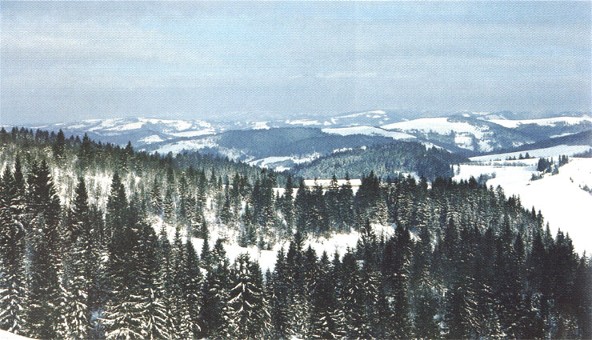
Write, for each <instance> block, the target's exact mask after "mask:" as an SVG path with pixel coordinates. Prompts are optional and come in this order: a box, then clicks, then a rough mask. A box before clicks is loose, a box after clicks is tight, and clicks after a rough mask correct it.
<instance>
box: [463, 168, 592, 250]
mask: <svg viewBox="0 0 592 340" xmlns="http://www.w3.org/2000/svg"><path fill="white" fill-rule="evenodd" d="M537 161H538V160H537V159H528V160H517V161H490V162H488V163H485V164H484V163H469V164H461V165H460V166H459V169H456V171H457V175H456V176H455V177H454V179H455V180H460V179H468V178H470V177H471V176H473V177H475V178H477V177H479V175H481V174H487V175H494V176H495V178H492V179H489V180H488V181H487V185H488V186H493V187H497V186H498V185H499V186H501V187H502V188H503V190H504V192H505V193H506V195H507V196H510V195H516V196H519V197H520V201H521V202H522V205H523V206H524V207H525V208H528V209H530V208H531V207H533V206H534V208H535V209H536V210H537V211H538V210H541V212H542V214H543V216H544V218H545V221H547V222H549V225H550V227H551V231H552V232H553V234H556V233H557V230H558V229H561V230H562V231H563V232H566V233H569V235H570V237H571V239H572V240H573V244H574V248H575V250H576V251H577V252H578V253H582V252H584V251H586V252H587V253H590V252H592V242H591V241H592V219H591V217H592V211H591V208H592V194H591V193H589V192H587V191H584V190H583V189H582V188H583V187H585V186H588V187H589V188H592V159H591V158H571V159H570V162H569V163H568V164H566V165H564V166H562V167H560V168H559V174H557V175H551V174H546V175H544V176H543V178H542V179H539V180H535V181H531V176H532V174H538V172H537V171H536V163H537Z"/></svg>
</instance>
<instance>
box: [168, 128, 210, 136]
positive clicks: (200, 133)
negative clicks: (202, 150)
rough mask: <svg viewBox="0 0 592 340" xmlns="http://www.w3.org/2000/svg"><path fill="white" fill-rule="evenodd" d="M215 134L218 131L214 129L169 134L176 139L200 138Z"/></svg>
mask: <svg viewBox="0 0 592 340" xmlns="http://www.w3.org/2000/svg"><path fill="white" fill-rule="evenodd" d="M215 133H216V130H215V129H214V128H207V129H202V130H190V131H182V132H172V133H169V134H170V135H171V136H175V137H199V136H206V135H213V134H215Z"/></svg>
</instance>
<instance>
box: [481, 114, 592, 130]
mask: <svg viewBox="0 0 592 340" xmlns="http://www.w3.org/2000/svg"><path fill="white" fill-rule="evenodd" d="M490 122H492V123H495V124H498V125H501V126H503V127H507V128H517V127H518V126H520V125H530V124H534V125H539V126H556V125H560V124H565V125H577V124H581V123H584V122H591V123H592V117H590V116H588V115H585V116H581V117H554V118H541V119H522V120H510V119H492V120H490Z"/></svg>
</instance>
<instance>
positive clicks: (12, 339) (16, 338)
mask: <svg viewBox="0 0 592 340" xmlns="http://www.w3.org/2000/svg"><path fill="white" fill-rule="evenodd" d="M0 339H2V340H27V339H32V338H27V337H24V336H22V335H17V334H14V333H10V332H7V331H5V330H2V329H0Z"/></svg>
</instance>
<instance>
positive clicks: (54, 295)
mask: <svg viewBox="0 0 592 340" xmlns="http://www.w3.org/2000/svg"><path fill="white" fill-rule="evenodd" d="M27 182H28V193H27V196H28V197H27V201H28V202H27V206H28V209H29V211H28V214H29V216H30V217H31V225H32V227H33V228H32V229H33V231H32V233H31V237H30V239H29V243H30V252H31V253H30V265H29V266H30V267H29V283H28V287H29V294H28V308H27V327H28V329H29V335H30V336H33V337H39V338H53V337H55V328H56V327H57V324H58V312H57V311H58V308H57V303H58V300H59V295H60V291H59V278H58V273H59V263H60V255H59V252H58V245H59V230H58V223H59V213H60V200H59V198H58V197H57V194H56V190H55V187H54V184H53V180H52V178H51V175H50V171H49V167H48V166H47V163H46V162H45V161H43V162H42V163H41V164H40V165H37V163H33V164H32V166H31V174H30V175H29V178H28V181H27Z"/></svg>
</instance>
